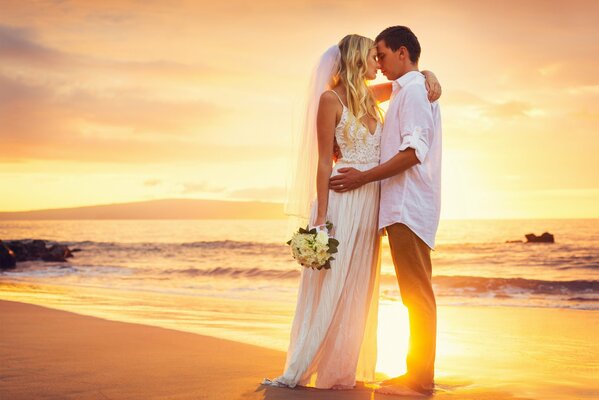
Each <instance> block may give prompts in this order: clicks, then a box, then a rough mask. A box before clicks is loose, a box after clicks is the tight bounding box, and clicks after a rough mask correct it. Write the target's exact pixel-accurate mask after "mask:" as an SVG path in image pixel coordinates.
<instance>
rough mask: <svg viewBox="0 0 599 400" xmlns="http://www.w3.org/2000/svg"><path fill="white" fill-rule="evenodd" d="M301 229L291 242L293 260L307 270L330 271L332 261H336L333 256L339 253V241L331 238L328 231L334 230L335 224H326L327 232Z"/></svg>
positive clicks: (289, 242)
mask: <svg viewBox="0 0 599 400" xmlns="http://www.w3.org/2000/svg"><path fill="white" fill-rule="evenodd" d="M309 228H310V227H309V226H307V227H306V229H304V228H299V231H297V232H295V233H294V234H293V237H292V238H291V240H290V241H288V242H287V244H288V245H289V246H291V253H292V254H293V258H295V259H296V260H297V262H298V263H300V264H301V265H302V266H304V267H306V268H312V269H314V268H316V269H319V270H320V269H323V268H324V269H330V268H331V261H332V260H334V258H333V254H334V253H336V252H337V246H339V241H338V240H336V239H333V238H332V237H329V234H328V231H330V230H331V229H332V228H333V224H332V223H330V222H329V221H327V222H326V228H327V230H326V231H324V230H317V229H316V228H312V229H309Z"/></svg>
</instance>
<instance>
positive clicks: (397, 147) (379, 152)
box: [263, 26, 441, 395]
mask: <svg viewBox="0 0 599 400" xmlns="http://www.w3.org/2000/svg"><path fill="white" fill-rule="evenodd" d="M419 56H420V44H419V42H418V39H417V38H416V36H415V35H414V33H413V32H412V31H411V30H410V29H409V28H407V27H404V26H394V27H390V28H387V29H385V30H384V31H383V32H381V33H380V34H379V35H378V36H377V38H376V39H375V40H374V41H372V40H371V39H369V38H366V37H363V36H359V35H348V36H346V37H344V38H343V39H342V40H341V41H340V42H339V44H338V45H336V46H333V47H331V48H330V49H328V50H327V51H326V52H325V53H324V54H323V56H322V57H321V59H320V62H319V64H318V66H317V68H316V71H315V74H314V75H313V79H312V84H311V85H312V89H311V91H312V96H313V100H312V102H311V103H309V104H308V117H307V123H306V125H305V127H304V129H303V132H302V137H301V145H300V150H301V154H300V159H299V160H300V162H299V163H298V165H297V167H296V171H294V172H295V176H294V179H293V182H292V188H293V190H292V191H291V192H290V196H289V197H288V202H287V204H286V207H287V208H286V211H287V213H289V214H294V215H298V216H303V217H306V218H309V222H310V225H311V226H312V227H317V228H318V229H326V228H325V227H324V226H325V222H327V221H330V222H332V224H333V228H332V231H331V232H329V234H330V235H331V236H333V237H334V238H335V239H337V240H338V241H339V247H338V248H339V251H338V253H337V254H336V255H335V260H334V261H332V262H331V268H330V269H328V270H314V269H310V268H304V269H303V271H302V274H301V278H300V285H299V290H298V299H297V305H296V309H295V316H294V320H293V325H292V329H291V340H290V344H289V349H288V353H287V361H286V364H285V370H284V373H283V375H281V376H279V377H278V378H275V379H272V380H270V379H265V380H264V381H263V384H265V385H271V386H280V387H290V388H293V387H295V386H297V385H300V386H308V385H310V386H315V387H316V388H322V389H352V388H354V386H355V385H356V382H357V381H361V382H374V380H375V378H374V373H375V367H376V354H377V347H376V346H377V343H376V341H377V318H378V300H379V299H378V292H379V274H380V249H381V234H382V233H383V232H385V231H386V233H387V235H388V239H389V244H390V248H391V255H392V258H393V264H394V266H395V271H396V275H397V280H398V284H399V288H400V292H401V298H402V302H403V304H404V305H405V306H406V307H407V309H408V313H409V320H410V341H409V350H408V357H407V361H406V363H407V373H406V374H405V375H402V376H399V377H396V378H393V379H389V380H386V381H383V382H381V383H380V385H381V386H380V388H378V389H377V391H379V392H382V393H397V394H402V393H405V392H406V391H407V393H409V394H415V393H414V392H417V393H419V394H423V395H427V394H430V393H432V391H433V386H434V382H433V381H434V363H435V347H436V330H437V327H436V322H437V315H436V303H435V296H434V293H433V289H432V284H431V275H432V265H431V257H430V253H431V249H432V248H433V247H434V242H435V234H436V231H437V226H438V222H439V212H440V184H441V118H440V112H439V105H438V103H437V101H436V100H437V98H438V97H439V95H440V87H439V85H438V82H437V80H436V78H435V76H434V75H433V74H432V73H430V72H424V73H421V72H419V70H418V59H419ZM378 69H380V70H381V72H382V73H383V74H384V75H385V76H386V77H387V78H388V79H389V81H390V82H389V83H384V84H380V85H372V86H367V84H366V82H367V81H368V80H372V79H374V78H375V76H376V72H377V70H378ZM427 89H428V92H427ZM389 99H390V100H391V101H390V103H389V107H388V110H387V113H386V115H385V120H384V123H383V117H382V113H381V111H380V110H379V108H378V103H380V102H384V101H387V100H389ZM398 362H399V360H398Z"/></svg>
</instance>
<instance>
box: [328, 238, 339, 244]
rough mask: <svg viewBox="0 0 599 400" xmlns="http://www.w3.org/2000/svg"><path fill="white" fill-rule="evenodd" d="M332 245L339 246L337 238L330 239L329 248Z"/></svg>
mask: <svg viewBox="0 0 599 400" xmlns="http://www.w3.org/2000/svg"><path fill="white" fill-rule="evenodd" d="M331 244H333V245H335V246H339V241H338V240H337V239H335V238H330V239H329V246H330V245H331Z"/></svg>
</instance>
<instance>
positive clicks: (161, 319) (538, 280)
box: [0, 219, 599, 350]
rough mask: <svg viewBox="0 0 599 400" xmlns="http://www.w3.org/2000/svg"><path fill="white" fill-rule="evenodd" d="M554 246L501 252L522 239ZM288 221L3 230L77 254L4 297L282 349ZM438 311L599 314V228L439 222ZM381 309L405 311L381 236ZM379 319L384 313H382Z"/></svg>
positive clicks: (35, 270)
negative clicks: (547, 236) (547, 237)
mask: <svg viewBox="0 0 599 400" xmlns="http://www.w3.org/2000/svg"><path fill="white" fill-rule="evenodd" d="M546 231H548V232H550V233H552V234H554V235H555V240H556V242H555V243H553V244H527V243H507V241H513V240H525V239H524V235H525V234H527V233H535V234H541V233H543V232H546ZM287 234H288V225H287V222H286V221H284V220H100V221H97V220H93V221H92V220H84V221H2V223H1V224H0V239H2V240H4V241H7V240H14V239H44V240H46V241H47V242H48V245H49V244H53V243H61V244H66V245H68V246H69V247H70V248H71V249H80V250H81V251H79V252H77V253H75V256H74V257H73V258H70V259H69V260H68V262H52V263H48V262H42V261H30V262H22V263H18V268H17V269H15V270H8V271H4V272H1V273H0V298H1V299H6V300H17V301H25V302H30V303H35V304H41V305H47V306H49V307H54V308H61V309H65V310H68V311H74V312H79V313H83V314H89V315H95V316H101V317H105V318H109V319H116V320H123V321H134V322H141V323H147V324H153V325H159V326H165V327H173V328H176V329H182V330H187V331H193V332H198V333H203V334H210V335H216V336H221V337H229V338H232V339H234V340H241V341H244V342H249V343H253V344H259V345H263V346H266V347H271V348H276V349H283V350H284V349H285V348H286V344H287V340H288V332H289V321H290V319H291V316H292V313H293V308H294V304H295V296H296V291H297V284H298V277H299V274H300V269H301V267H300V266H299V265H298V264H296V263H295V261H294V260H293V259H292V257H291V254H290V250H289V247H288V246H287V245H286V244H285V242H286V241H287V240H288V238H287ZM432 257H433V282H434V290H435V293H436V297H437V303H438V305H441V306H442V305H451V306H479V307H497V306H500V307H502V306H505V307H543V308H558V309H578V310H598V309H599V220H592V219H589V220H443V221H441V224H440V227H439V232H438V235H437V246H436V249H435V251H434V252H433V254H432ZM381 268H382V270H381V273H382V275H381V276H382V279H381V302H382V303H385V304H393V303H401V298H400V292H399V289H398V284H397V281H396V278H395V273H394V269H393V264H392V261H391V257H390V253H389V247H388V243H387V241H386V238H385V239H384V241H383V255H382V267H381ZM382 310H384V308H383V309H382Z"/></svg>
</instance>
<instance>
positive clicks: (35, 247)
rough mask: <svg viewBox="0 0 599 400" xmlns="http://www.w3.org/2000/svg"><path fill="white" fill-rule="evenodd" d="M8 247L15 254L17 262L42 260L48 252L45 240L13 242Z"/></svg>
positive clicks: (8, 243)
mask: <svg viewBox="0 0 599 400" xmlns="http://www.w3.org/2000/svg"><path fill="white" fill-rule="evenodd" d="M6 245H7V246H8V247H9V248H10V249H11V250H12V251H13V252H14V253H15V256H16V257H17V261H29V260H37V259H40V258H42V256H43V255H44V254H46V252H47V251H48V250H47V249H46V242H45V241H43V240H39V239H36V240H29V239H28V240H11V241H9V242H6Z"/></svg>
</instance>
